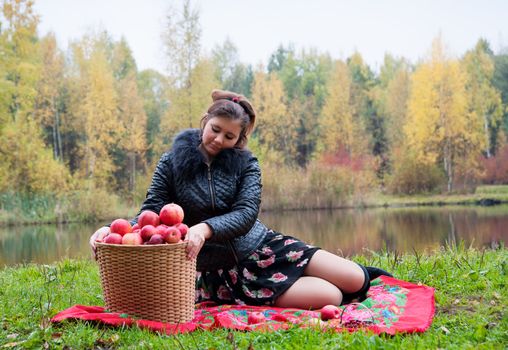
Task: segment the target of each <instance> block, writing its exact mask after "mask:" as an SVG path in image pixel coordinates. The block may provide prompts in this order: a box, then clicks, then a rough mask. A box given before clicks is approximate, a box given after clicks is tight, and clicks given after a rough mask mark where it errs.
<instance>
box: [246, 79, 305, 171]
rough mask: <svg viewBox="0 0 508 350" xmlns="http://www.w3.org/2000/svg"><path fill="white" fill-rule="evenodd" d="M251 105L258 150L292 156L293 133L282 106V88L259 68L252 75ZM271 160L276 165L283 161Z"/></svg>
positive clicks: (283, 103) (285, 109)
mask: <svg viewBox="0 0 508 350" xmlns="http://www.w3.org/2000/svg"><path fill="white" fill-rule="evenodd" d="M252 104H253V106H254V108H255V109H256V113H257V119H256V123H257V127H256V134H257V136H258V139H259V143H260V144H261V145H262V147H265V148H267V149H268V150H273V151H275V153H279V152H280V153H283V152H288V153H292V152H293V151H294V145H293V144H292V142H291V140H294V137H295V134H296V132H295V127H294V122H293V121H292V118H291V115H290V113H289V112H288V109H287V107H286V98H285V93H284V86H283V84H282V81H281V80H280V79H279V78H278V77H277V75H276V74H275V73H271V74H265V73H264V72H263V71H262V69H259V70H258V71H257V72H256V73H255V74H254V82H253V84H252ZM271 158H272V160H273V161H277V160H278V161H279V162H280V161H281V160H283V159H284V157H282V158H281V157H271ZM274 158H275V159H274Z"/></svg>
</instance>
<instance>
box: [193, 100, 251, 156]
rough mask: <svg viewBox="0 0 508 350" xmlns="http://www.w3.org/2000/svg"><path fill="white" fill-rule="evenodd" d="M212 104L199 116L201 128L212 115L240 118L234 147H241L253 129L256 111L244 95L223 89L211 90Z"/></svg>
mask: <svg viewBox="0 0 508 350" xmlns="http://www.w3.org/2000/svg"><path fill="white" fill-rule="evenodd" d="M212 100H213V102H212V105H211V106H210V107H209V108H208V111H207V112H206V113H205V115H204V116H203V118H201V130H203V129H204V127H205V125H206V123H208V121H209V120H210V119H212V118H214V117H226V118H230V119H231V120H240V121H241V127H242V131H241V132H240V137H239V138H238V142H237V143H236V145H235V147H237V148H243V147H245V145H246V144H247V137H248V136H249V134H250V133H251V132H252V129H254V123H255V122H256V112H254V108H252V105H251V103H250V102H249V100H247V99H246V98H245V96H243V95H240V94H237V93H234V92H231V91H224V90H213V91H212Z"/></svg>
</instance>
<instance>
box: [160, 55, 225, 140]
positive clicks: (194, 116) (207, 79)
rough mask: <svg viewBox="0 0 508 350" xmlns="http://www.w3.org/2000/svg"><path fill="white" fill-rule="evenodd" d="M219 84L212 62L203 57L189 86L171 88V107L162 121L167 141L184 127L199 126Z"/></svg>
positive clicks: (163, 132) (194, 70) (192, 75)
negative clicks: (212, 94)
mask: <svg viewBox="0 0 508 350" xmlns="http://www.w3.org/2000/svg"><path fill="white" fill-rule="evenodd" d="M217 86H219V83H218V82H217V80H216V77H215V74H214V68H213V65H212V63H211V62H210V61H209V60H208V59H202V60H200V61H199V62H198V63H197V65H196V67H195V68H194V69H193V70H192V72H191V77H190V81H189V82H188V87H187V88H177V87H173V88H172V89H170V93H169V108H168V111H167V113H166V115H165V116H164V118H163V120H162V121H161V131H162V134H163V135H164V136H165V137H167V143H169V142H170V140H171V138H172V137H173V136H174V135H175V134H176V133H178V132H179V131H181V130H182V129H185V128H199V126H200V125H199V123H200V121H201V118H202V117H203V115H204V114H205V113H206V110H207V109H208V107H209V106H210V104H211V103H212V98H211V93H212V90H213V89H215V88H217Z"/></svg>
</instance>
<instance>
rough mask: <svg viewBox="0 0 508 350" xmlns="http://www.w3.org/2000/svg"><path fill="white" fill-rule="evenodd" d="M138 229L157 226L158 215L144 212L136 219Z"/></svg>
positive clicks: (148, 211) (147, 211)
mask: <svg viewBox="0 0 508 350" xmlns="http://www.w3.org/2000/svg"><path fill="white" fill-rule="evenodd" d="M138 225H139V228H143V226H146V225H152V226H154V227H155V226H157V225H159V215H157V213H154V212H153V211H150V210H144V211H143V212H142V213H141V214H139V217H138Z"/></svg>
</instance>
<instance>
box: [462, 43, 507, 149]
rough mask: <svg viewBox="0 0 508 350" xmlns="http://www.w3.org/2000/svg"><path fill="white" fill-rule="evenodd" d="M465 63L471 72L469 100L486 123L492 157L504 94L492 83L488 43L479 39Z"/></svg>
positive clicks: (490, 56) (486, 140)
mask: <svg viewBox="0 0 508 350" xmlns="http://www.w3.org/2000/svg"><path fill="white" fill-rule="evenodd" d="M463 64H464V65H465V69H466V72H467V82H466V89H467V93H468V95H469V97H468V98H469V101H470V102H471V108H472V110H473V112H474V113H475V114H476V115H477V116H478V117H479V118H481V119H482V121H483V132H484V138H485V149H484V153H485V155H486V157H487V158H490V156H491V155H492V153H493V152H495V149H496V140H497V134H498V131H499V125H500V122H501V118H502V115H503V108H502V101H501V94H500V93H499V91H498V90H497V89H496V88H495V87H494V86H493V84H492V78H493V76H494V60H493V52H492V51H491V50H490V47H489V44H488V42H487V41H485V40H479V41H478V42H477V43H476V46H475V48H474V49H473V50H470V51H468V52H467V53H466V54H465V56H464V58H463Z"/></svg>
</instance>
